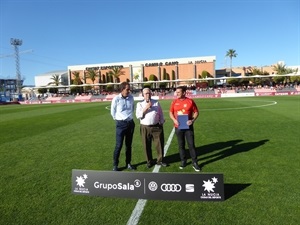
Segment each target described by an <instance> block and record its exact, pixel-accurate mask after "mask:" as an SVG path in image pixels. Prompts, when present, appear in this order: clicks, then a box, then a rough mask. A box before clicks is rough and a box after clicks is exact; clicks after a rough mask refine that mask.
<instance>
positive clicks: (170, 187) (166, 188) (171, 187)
mask: <svg viewBox="0 0 300 225" xmlns="http://www.w3.org/2000/svg"><path fill="white" fill-rule="evenodd" d="M160 189H161V190H162V191H163V192H180V191H181V185H180V184H162V185H161V186H160Z"/></svg>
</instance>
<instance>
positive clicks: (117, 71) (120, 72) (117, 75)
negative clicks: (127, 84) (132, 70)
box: [108, 67, 125, 83]
mask: <svg viewBox="0 0 300 225" xmlns="http://www.w3.org/2000/svg"><path fill="white" fill-rule="evenodd" d="M108 74H109V75H110V76H112V77H114V78H115V81H114V82H115V83H118V82H119V79H120V76H122V75H124V74H125V72H124V71H123V70H122V68H120V67H114V68H112V70H111V71H109V72H108Z"/></svg>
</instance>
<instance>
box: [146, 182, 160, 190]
mask: <svg viewBox="0 0 300 225" xmlns="http://www.w3.org/2000/svg"><path fill="white" fill-rule="evenodd" d="M157 187H158V185H157V183H156V182H155V181H151V182H150V183H149V184H148V188H149V190H150V191H156V190H157Z"/></svg>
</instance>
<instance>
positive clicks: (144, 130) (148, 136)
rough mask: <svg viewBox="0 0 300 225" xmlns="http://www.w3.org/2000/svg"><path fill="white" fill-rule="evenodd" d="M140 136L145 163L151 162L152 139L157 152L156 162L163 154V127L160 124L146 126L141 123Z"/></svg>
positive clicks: (161, 158) (158, 161) (160, 159)
mask: <svg viewBox="0 0 300 225" xmlns="http://www.w3.org/2000/svg"><path fill="white" fill-rule="evenodd" d="M141 136H142V143H143V146H144V151H145V156H146V161H147V163H152V160H153V156H152V141H153V144H154V147H155V149H156V153H157V160H156V162H157V163H160V162H162V160H163V156H164V129H163V126H162V125H159V124H157V125H152V126H146V125H142V124H141Z"/></svg>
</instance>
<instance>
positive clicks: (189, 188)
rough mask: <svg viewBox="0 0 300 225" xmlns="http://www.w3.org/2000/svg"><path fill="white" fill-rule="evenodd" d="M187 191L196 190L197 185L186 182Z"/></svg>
mask: <svg viewBox="0 0 300 225" xmlns="http://www.w3.org/2000/svg"><path fill="white" fill-rule="evenodd" d="M185 192H195V185H194V184H186V185H185Z"/></svg>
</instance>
